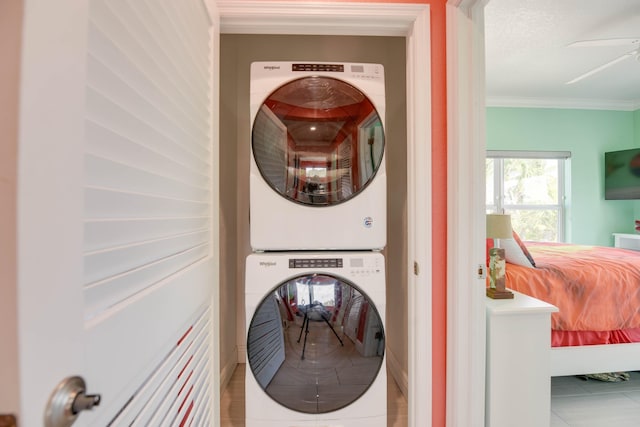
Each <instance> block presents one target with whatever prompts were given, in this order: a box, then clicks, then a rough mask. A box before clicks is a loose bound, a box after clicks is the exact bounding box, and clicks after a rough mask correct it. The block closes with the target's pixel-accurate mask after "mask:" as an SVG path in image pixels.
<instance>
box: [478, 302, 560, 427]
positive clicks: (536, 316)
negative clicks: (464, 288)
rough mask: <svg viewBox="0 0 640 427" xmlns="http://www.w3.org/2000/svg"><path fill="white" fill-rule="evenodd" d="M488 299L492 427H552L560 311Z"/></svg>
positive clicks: (488, 389) (487, 410)
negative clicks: (554, 324) (555, 320)
mask: <svg viewBox="0 0 640 427" xmlns="http://www.w3.org/2000/svg"><path fill="white" fill-rule="evenodd" d="M513 293H514V298H513V299H509V300H506V299H503V300H494V299H490V298H486V299H485V303H486V308H487V372H486V389H485V391H486V400H485V402H486V403H485V405H486V407H485V426H486V427H514V426H518V427H540V426H548V425H549V423H550V417H551V313H553V312H556V311H558V309H557V307H555V306H553V305H551V304H548V303H546V302H544V301H540V300H538V299H535V298H532V297H530V296H527V295H524V294H521V293H519V292H515V291H514V292H513Z"/></svg>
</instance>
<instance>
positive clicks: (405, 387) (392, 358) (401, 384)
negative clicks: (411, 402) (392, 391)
mask: <svg viewBox="0 0 640 427" xmlns="http://www.w3.org/2000/svg"><path fill="white" fill-rule="evenodd" d="M385 356H386V358H387V371H388V372H389V374H390V375H391V377H392V378H393V379H394V380H395V382H396V384H398V388H400V391H401V392H402V394H403V395H405V396H407V395H408V394H409V376H408V375H407V372H406V371H403V370H402V363H400V360H399V359H398V358H397V357H396V355H395V353H394V352H393V351H391V349H387V351H386V353H385Z"/></svg>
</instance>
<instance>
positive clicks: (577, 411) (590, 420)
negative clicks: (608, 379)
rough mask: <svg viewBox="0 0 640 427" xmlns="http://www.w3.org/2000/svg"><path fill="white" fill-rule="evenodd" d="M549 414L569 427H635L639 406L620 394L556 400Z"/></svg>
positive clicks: (638, 416) (567, 397) (568, 397)
mask: <svg viewBox="0 0 640 427" xmlns="http://www.w3.org/2000/svg"><path fill="white" fill-rule="evenodd" d="M551 410H552V412H554V413H555V414H556V415H558V416H559V417H560V418H561V419H563V420H564V421H565V422H566V423H567V424H569V425H570V426H571V427H596V426H600V427H602V426H616V427H619V426H624V425H633V426H635V427H637V426H638V424H639V420H640V404H639V403H638V402H636V401H634V400H632V399H630V398H628V397H626V396H624V395H623V394H621V393H603V394H590V395H584V396H566V397H556V398H554V399H552V401H551Z"/></svg>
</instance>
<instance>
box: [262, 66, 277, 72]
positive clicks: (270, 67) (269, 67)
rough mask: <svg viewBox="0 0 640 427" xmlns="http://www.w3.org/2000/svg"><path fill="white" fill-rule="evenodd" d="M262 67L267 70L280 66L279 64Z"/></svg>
mask: <svg viewBox="0 0 640 427" xmlns="http://www.w3.org/2000/svg"><path fill="white" fill-rule="evenodd" d="M264 69H265V70H269V71H273V70H279V69H280V66H279V65H265V66H264Z"/></svg>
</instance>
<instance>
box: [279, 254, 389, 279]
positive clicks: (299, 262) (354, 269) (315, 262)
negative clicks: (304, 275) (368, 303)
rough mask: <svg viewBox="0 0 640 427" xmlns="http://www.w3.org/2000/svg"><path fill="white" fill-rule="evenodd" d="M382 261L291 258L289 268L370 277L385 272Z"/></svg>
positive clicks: (355, 258)
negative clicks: (341, 270) (342, 271)
mask: <svg viewBox="0 0 640 427" xmlns="http://www.w3.org/2000/svg"><path fill="white" fill-rule="evenodd" d="M381 263H382V260H381V259H371V258H361V257H349V258H347V259H346V260H345V259H343V258H289V268H304V269H337V268H340V269H342V268H345V269H348V272H349V274H351V275H354V276H369V275H372V274H381V273H383V272H384V268H383V267H384V266H383V265H381Z"/></svg>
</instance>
